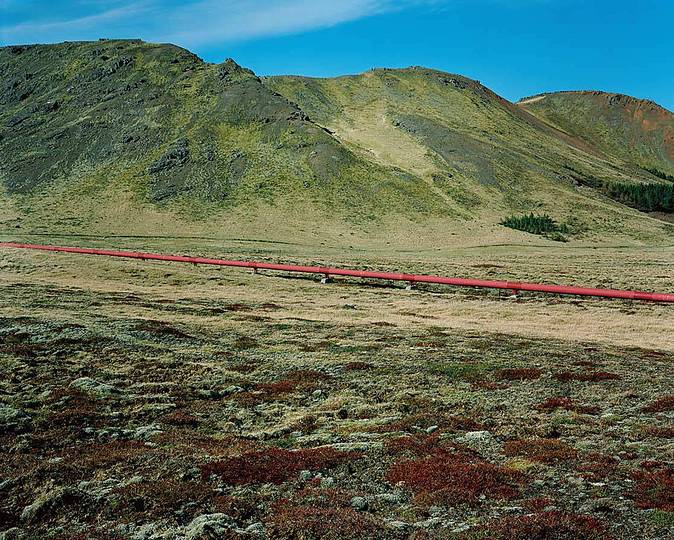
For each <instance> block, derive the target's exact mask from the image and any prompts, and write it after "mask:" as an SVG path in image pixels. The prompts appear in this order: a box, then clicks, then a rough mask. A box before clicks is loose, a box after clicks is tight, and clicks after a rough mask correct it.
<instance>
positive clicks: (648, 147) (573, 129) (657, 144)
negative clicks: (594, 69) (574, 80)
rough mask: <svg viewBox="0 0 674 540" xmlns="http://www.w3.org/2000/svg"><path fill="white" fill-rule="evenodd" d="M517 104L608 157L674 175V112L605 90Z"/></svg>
mask: <svg viewBox="0 0 674 540" xmlns="http://www.w3.org/2000/svg"><path fill="white" fill-rule="evenodd" d="M519 105H520V106H521V107H522V108H523V109H525V110H527V111H528V112H530V113H532V114H533V115H535V116H536V117H538V118H540V119H541V120H542V121H544V122H546V123H548V124H550V125H552V126H554V127H556V128H557V129H560V130H562V131H564V132H565V133H568V134H569V135H571V136H574V137H578V138H581V139H583V140H585V141H588V142H589V143H590V144H592V145H594V146H596V147H597V148H599V149H601V150H602V151H603V152H605V153H607V154H611V155H614V156H618V157H620V158H622V159H624V160H625V161H627V162H631V163H633V164H636V165H639V166H641V167H643V168H645V169H651V170H655V171H661V172H662V173H664V174H668V175H673V176H674V114H673V113H672V112H670V111H668V110H667V109H665V108H663V107H661V106H660V105H658V104H657V103H653V102H652V101H648V100H643V99H635V98H633V97H630V96H625V95H622V94H610V93H606V92H556V93H552V94H541V95H538V96H533V97H530V98H524V99H522V100H521V101H520V102H519Z"/></svg>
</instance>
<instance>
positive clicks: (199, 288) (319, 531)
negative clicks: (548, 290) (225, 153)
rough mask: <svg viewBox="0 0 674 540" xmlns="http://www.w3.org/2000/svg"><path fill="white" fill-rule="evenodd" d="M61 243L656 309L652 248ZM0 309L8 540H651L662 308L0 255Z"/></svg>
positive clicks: (660, 421) (658, 448)
mask: <svg viewBox="0 0 674 540" xmlns="http://www.w3.org/2000/svg"><path fill="white" fill-rule="evenodd" d="M53 240H55V239H53ZM62 240H63V241H62V242H60V243H63V244H74V243H76V244H77V245H87V246H99V247H103V246H105V247H119V248H120V249H143V250H147V251H157V252H165V253H176V252H180V253H190V254H203V255H211V256H219V257H233V258H250V259H269V260H274V261H284V262H291V261H294V262H302V263H313V262H316V263H321V264H330V265H336V266H337V265H339V266H349V267H358V268H378V269H391V270H394V269H396V270H404V271H411V272H418V273H437V274H442V275H456V276H474V277H483V278H502V279H517V280H522V281H524V280H529V281H541V282H551V283H568V284H578V285H587V286H603V287H620V288H634V289H648V290H659V291H672V290H674V279H673V278H672V274H671V267H672V263H674V249H672V248H658V249H655V248H653V249H648V248H646V249H637V248H634V247H629V248H620V247H611V248H597V249H592V248H584V247H571V246H563V247H559V248H556V247H550V246H547V245H540V246H536V245H531V246H527V247H520V248H517V249H515V248H514V247H513V246H507V245H505V246H491V247H475V248H471V247H467V246H464V247H461V248H456V249H449V248H443V249H440V250H433V251H430V250H429V251H426V252H420V251H407V252H403V251H396V250H393V249H388V250H380V251H374V252H372V250H370V252H371V253H370V254H369V255H367V256H365V255H364V254H363V252H361V251H359V250H353V251H351V252H350V253H348V254H347V253H345V252H344V251H338V250H333V249H330V248H328V247H325V246H318V247H317V246H313V245H301V244H263V243H259V242H246V241H243V240H238V241H228V242H224V241H220V242H215V241H214V242H206V241H204V240H199V239H192V240H189V239H183V240H182V241H181V242H176V241H175V240H174V239H173V240H162V239H158V238H157V239H131V238H127V239H115V240H114V241H111V240H107V241H102V240H101V241H95V240H93V239H85V238H79V239H78V240H74V239H72V238H71V239H62ZM54 243H56V241H54ZM617 269H620V271H619V272H618V271H617ZM0 289H1V290H0V376H1V379H2V382H0V451H1V452H2V458H1V459H0V464H1V465H0V495H1V497H0V523H3V524H4V527H3V530H9V532H6V533H5V536H4V538H68V539H72V538H167V539H168V538H176V539H178V538H187V539H197V538H274V539H308V538H325V539H333V538H334V539H337V538H339V539H340V540H341V539H349V538H353V539H360V538H382V539H403V538H415V539H436V538H437V539H440V538H456V539H477V538H497V539H516V538H522V539H524V538H532V537H537V538H564V539H566V538H568V539H571V538H573V539H582V538H589V539H605V538H616V539H621V538H663V539H664V538H672V537H673V536H672V533H671V529H672V525H673V524H674V498H673V496H672V494H673V493H674V442H673V440H672V437H674V385H673V384H672V368H673V366H674V336H673V335H672V334H673V333H672V331H671V329H672V328H674V311H673V309H672V306H667V305H657V304H646V303H636V302H629V301H606V300H596V299H579V298H573V297H565V298H563V297H556V296H544V295H535V294H526V295H524V296H522V297H520V298H519V299H511V298H508V296H507V294H506V293H501V294H499V293H498V292H495V291H491V292H489V291H476V290H472V289H451V288H439V287H438V288H433V287H426V288H421V289H420V290H416V291H405V290H404V289H402V288H401V287H400V286H398V287H388V286H383V285H382V284H381V283H379V284H377V283H366V282H363V281H358V280H339V281H337V282H336V283H333V284H329V285H321V284H320V283H317V282H316V280H315V279H314V278H309V277H306V276H305V277H298V276H293V275H289V274H264V273H263V274H260V275H253V274H251V273H249V272H246V271H242V270H237V269H216V268H208V267H193V266H189V265H178V264H169V263H145V262H137V261H124V260H114V259H106V258H96V257H83V256H75V255H66V254H47V253H37V252H24V251H10V250H5V249H3V250H2V251H1V252H0ZM553 531H554V532H553ZM536 534H538V536H535V535H536ZM546 535H547V536H546Z"/></svg>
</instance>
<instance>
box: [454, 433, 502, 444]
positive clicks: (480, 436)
mask: <svg viewBox="0 0 674 540" xmlns="http://www.w3.org/2000/svg"><path fill="white" fill-rule="evenodd" d="M461 438H462V439H463V440H465V441H467V442H470V441H489V440H491V439H493V438H494V436H493V435H492V434H491V433H489V432H488V431H469V432H468V433H465V434H464V435H463V437H461Z"/></svg>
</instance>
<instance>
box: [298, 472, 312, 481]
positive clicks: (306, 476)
mask: <svg viewBox="0 0 674 540" xmlns="http://www.w3.org/2000/svg"><path fill="white" fill-rule="evenodd" d="M313 477H314V473H312V472H311V471H300V473H299V475H298V478H299V480H300V482H308V481H309V480H311V479H312V478H313Z"/></svg>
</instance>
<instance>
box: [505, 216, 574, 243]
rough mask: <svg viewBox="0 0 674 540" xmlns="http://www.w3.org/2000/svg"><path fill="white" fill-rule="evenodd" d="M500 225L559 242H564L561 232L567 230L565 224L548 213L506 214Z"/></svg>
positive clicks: (564, 238)
mask: <svg viewBox="0 0 674 540" xmlns="http://www.w3.org/2000/svg"><path fill="white" fill-rule="evenodd" d="M501 225H504V226H506V227H510V228H511V229H517V230H518V231H524V232H528V233H531V234H539V235H542V236H546V237H548V238H550V239H551V240H557V241H560V242H566V237H564V234H563V233H567V232H568V227H567V226H566V225H559V224H558V223H557V222H556V221H555V220H554V219H552V218H551V217H550V216H549V215H547V214H543V215H540V216H539V215H536V214H534V213H533V212H532V213H531V214H525V215H523V216H508V217H507V218H505V219H504V220H503V221H502V222H501Z"/></svg>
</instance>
